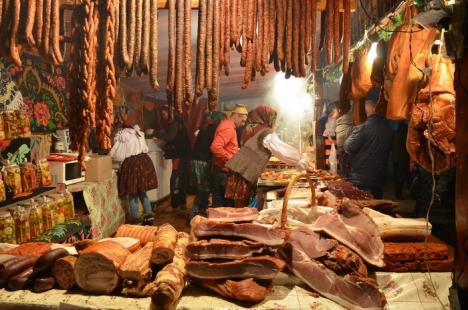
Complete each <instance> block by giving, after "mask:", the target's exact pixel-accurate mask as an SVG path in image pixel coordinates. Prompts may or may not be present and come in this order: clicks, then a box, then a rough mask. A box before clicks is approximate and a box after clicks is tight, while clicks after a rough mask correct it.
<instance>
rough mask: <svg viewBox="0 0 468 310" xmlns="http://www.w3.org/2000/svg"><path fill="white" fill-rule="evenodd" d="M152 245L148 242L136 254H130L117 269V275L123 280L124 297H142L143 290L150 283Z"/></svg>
mask: <svg viewBox="0 0 468 310" xmlns="http://www.w3.org/2000/svg"><path fill="white" fill-rule="evenodd" d="M152 251H153V243H152V242H148V243H147V244H146V245H145V246H144V247H143V248H141V249H140V250H138V251H137V252H135V253H133V254H130V255H128V256H127V258H126V259H125V262H124V263H123V264H122V265H121V266H120V267H119V275H120V276H121V277H122V279H123V290H122V293H124V294H126V295H135V296H144V295H145V293H144V288H145V287H146V285H148V284H149V283H150V282H151V278H152V271H151V262H150V259H151V252H152Z"/></svg>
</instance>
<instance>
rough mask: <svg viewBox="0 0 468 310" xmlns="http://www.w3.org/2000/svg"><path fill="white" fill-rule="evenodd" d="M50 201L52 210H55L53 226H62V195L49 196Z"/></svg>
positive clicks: (63, 207) (63, 211) (63, 216)
mask: <svg viewBox="0 0 468 310" xmlns="http://www.w3.org/2000/svg"><path fill="white" fill-rule="evenodd" d="M49 198H50V199H51V201H52V208H53V209H54V210H55V224H62V223H64V222H65V203H64V202H65V199H64V197H63V195H62V194H60V193H55V194H51V195H49Z"/></svg>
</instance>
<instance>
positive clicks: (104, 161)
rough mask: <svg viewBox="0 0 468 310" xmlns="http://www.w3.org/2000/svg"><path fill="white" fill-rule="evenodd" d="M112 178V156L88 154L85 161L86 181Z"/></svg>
mask: <svg viewBox="0 0 468 310" xmlns="http://www.w3.org/2000/svg"><path fill="white" fill-rule="evenodd" d="M110 178H112V158H111V157H110V156H108V155H94V154H93V155H90V156H89V160H88V161H87V162H86V181H87V182H100V181H105V180H108V179H110Z"/></svg>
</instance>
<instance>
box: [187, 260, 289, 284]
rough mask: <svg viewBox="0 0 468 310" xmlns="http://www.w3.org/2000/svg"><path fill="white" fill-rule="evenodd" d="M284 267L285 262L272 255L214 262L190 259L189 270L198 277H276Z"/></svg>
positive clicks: (190, 273)
mask: <svg viewBox="0 0 468 310" xmlns="http://www.w3.org/2000/svg"><path fill="white" fill-rule="evenodd" d="M283 268H284V262H283V261H282V260H280V259H278V258H274V257H270V256H255V257H247V258H244V259H241V260H235V261H229V262H220V263H212V262H208V261H189V262H188V264H187V271H188V274H189V275H190V276H191V277H194V278H198V279H229V278H234V279H245V278H255V279H274V278H275V277H276V275H277V274H278V273H279V272H280V271H282V270H283Z"/></svg>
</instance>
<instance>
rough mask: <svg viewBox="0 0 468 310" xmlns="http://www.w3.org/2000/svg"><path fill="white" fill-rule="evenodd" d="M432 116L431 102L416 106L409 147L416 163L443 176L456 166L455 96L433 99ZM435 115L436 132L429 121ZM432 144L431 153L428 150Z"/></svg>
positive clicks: (412, 118) (433, 123) (407, 144)
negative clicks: (430, 128)
mask: <svg viewBox="0 0 468 310" xmlns="http://www.w3.org/2000/svg"><path fill="white" fill-rule="evenodd" d="M432 100H433V102H432V113H431V111H430V105H429V104H427V103H417V104H415V105H414V107H413V112H412V113H411V119H410V121H409V124H408V138H407V141H406V148H407V150H408V153H409V155H410V157H411V159H412V160H414V161H416V162H417V163H418V164H419V165H420V166H421V167H423V168H424V169H426V170H427V171H432V160H431V153H432V156H433V157H434V172H435V173H436V174H440V173H442V172H444V171H446V170H448V169H450V168H451V167H453V166H454V165H455V162H456V157H455V97H454V96H453V95H451V94H441V95H434V96H432ZM431 115H432V130H431V131H429V126H428V125H429V121H430V118H431ZM428 143H429V145H430V148H431V153H430V152H429V150H428Z"/></svg>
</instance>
